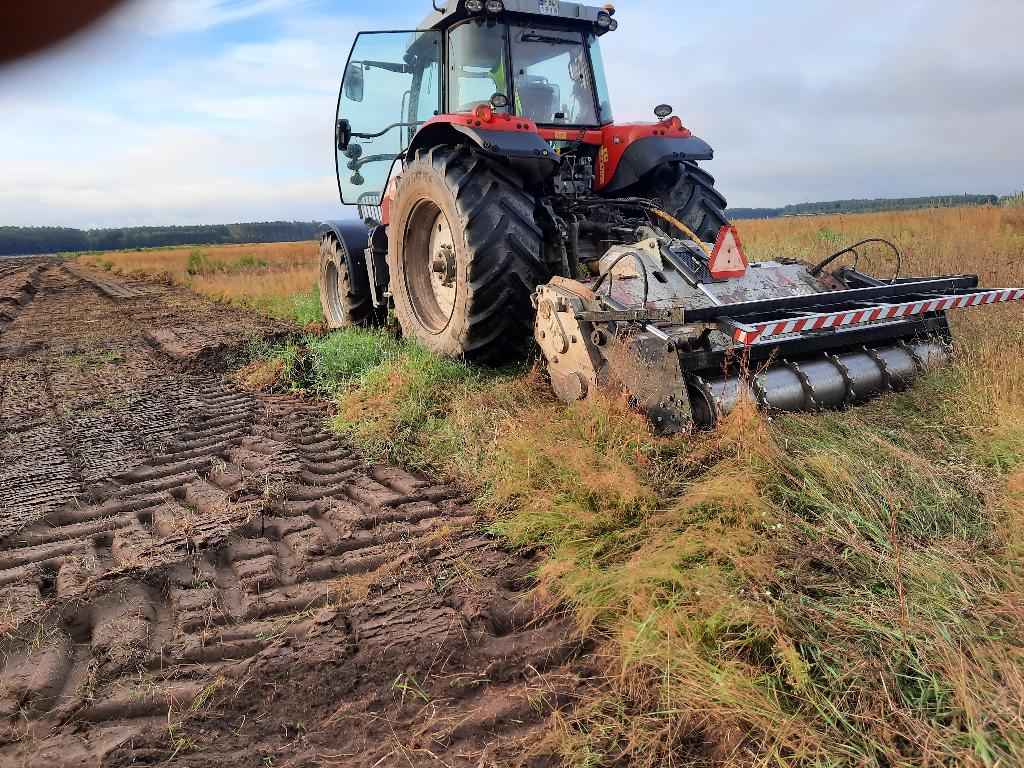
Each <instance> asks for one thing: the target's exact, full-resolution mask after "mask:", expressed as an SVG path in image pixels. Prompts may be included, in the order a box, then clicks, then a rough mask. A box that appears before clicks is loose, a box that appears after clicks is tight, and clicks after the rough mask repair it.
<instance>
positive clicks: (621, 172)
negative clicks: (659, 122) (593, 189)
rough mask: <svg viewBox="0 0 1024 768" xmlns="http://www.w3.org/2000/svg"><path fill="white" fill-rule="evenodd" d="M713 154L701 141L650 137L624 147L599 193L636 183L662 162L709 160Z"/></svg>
mask: <svg viewBox="0 0 1024 768" xmlns="http://www.w3.org/2000/svg"><path fill="white" fill-rule="evenodd" d="M714 156H715V151H714V150H713V149H712V148H711V145H710V144H708V143H707V142H706V141H704V139H699V138H697V137H696V136H691V137H689V138H688V139H680V138H674V137H671V136H650V137H648V138H646V139H638V140H637V141H634V142H633V143H632V144H630V145H629V146H628V147H626V151H625V152H624V153H623V155H622V159H621V160H620V161H619V166H618V167H617V168H616V169H615V175H614V176H612V180H611V182H609V184H608V186H606V187H605V188H604V189H603V190H601V191H602V192H619V191H621V190H623V189H626V188H627V187H629V186H631V185H633V184H635V183H636V182H638V181H639V180H640V179H641V178H642V177H643V176H644V174H646V173H649V172H650V171H653V170H654V169H655V168H657V167H658V166H660V165H663V164H665V163H673V162H675V163H679V162H683V161H685V160H694V161H695V160H711V159H712V158H713V157H714Z"/></svg>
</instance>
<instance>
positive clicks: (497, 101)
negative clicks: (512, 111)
mask: <svg viewBox="0 0 1024 768" xmlns="http://www.w3.org/2000/svg"><path fill="white" fill-rule="evenodd" d="M491 106H492V107H494V108H495V109H504V108H505V107H507V106H508V96H506V95H505V94H504V93H496V94H494V95H493V96H491Z"/></svg>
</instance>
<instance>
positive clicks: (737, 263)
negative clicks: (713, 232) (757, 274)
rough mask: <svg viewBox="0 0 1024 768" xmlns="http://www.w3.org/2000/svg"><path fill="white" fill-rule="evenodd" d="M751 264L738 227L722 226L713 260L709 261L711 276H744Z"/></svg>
mask: <svg viewBox="0 0 1024 768" xmlns="http://www.w3.org/2000/svg"><path fill="white" fill-rule="evenodd" d="M749 266H750V262H749V261H747V255H746V254H745V253H743V244H742V243H741V242H740V233H739V232H737V231H736V227H731V226H725V227H722V229H721V231H720V232H719V233H718V242H717V243H715V250H714V251H712V252H711V260H710V261H709V262H708V269H710V270H711V276H712V277H713V278H715V279H716V280H722V279H725V278H728V277H743V276H744V275H745V274H747V267H749Z"/></svg>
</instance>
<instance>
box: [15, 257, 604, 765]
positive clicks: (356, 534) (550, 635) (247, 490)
mask: <svg viewBox="0 0 1024 768" xmlns="http://www.w3.org/2000/svg"><path fill="white" fill-rule="evenodd" d="M288 331H289V328H287V327H285V326H283V325H275V324H273V323H271V322H268V321H267V320H266V319H264V318H261V317H258V316H256V315H253V314H250V313H247V312H244V311H242V310H238V309H235V308H230V307H227V306H224V305H219V304H216V303H213V302H210V301H207V300H205V299H202V298H200V297H198V296H195V295H193V294H191V293H189V292H187V291H185V290H183V289H181V288H177V287H174V286H171V285H168V284H163V283H160V282H156V281H143V280H126V281H121V282H111V278H110V277H109V276H107V275H106V274H101V273H98V272H93V271H91V270H88V269H86V268H82V267H76V266H71V265H64V264H62V263H60V262H58V261H56V260H52V259H17V260H14V259H9V260H0V766H2V767H3V768H7V766H40V767H41V768H42V767H45V768H57V767H63V766H69V767H70V766H99V765H102V766H127V765H176V766H190V767H191V768H201V767H202V766H217V768H228V767H229V766H246V767H249V766H307V765H308V766H354V767H356V768H360V767H363V766H365V767H366V768H370V766H435V765H436V766H452V767H455V766H472V767H473V768H482V767H484V766H514V765H531V766H549V765H550V766H554V765H558V764H559V760H558V758H557V756H556V755H554V754H551V753H549V752H548V751H547V750H546V749H545V748H544V747H543V744H544V740H543V737H544V735H545V734H546V733H547V732H548V729H549V720H550V719H551V718H552V716H554V714H555V713H557V712H558V711H560V710H564V709H566V708H570V707H571V706H572V705H573V703H574V702H575V701H576V700H578V698H579V697H580V696H581V695H583V694H584V693H585V691H586V690H587V688H588V686H589V685H590V682H589V681H590V680H591V679H592V677H593V672H592V670H590V669H589V667H588V665H589V664H590V663H592V662H591V660H590V659H589V658H588V655H587V653H586V650H587V649H586V644H585V643H584V642H583V641H582V640H581V638H580V637H579V635H578V634H577V633H576V632H575V630H574V629H573V625H572V623H571V622H570V621H569V620H567V619H566V618H565V617H564V616H562V615H560V614H559V613H558V612H556V611H551V610H547V609H545V607H544V606H543V605H542V604H541V602H540V601H539V599H538V598H536V597H535V596H534V595H533V594H532V593H531V592H530V588H531V586H532V581H531V577H530V574H531V571H532V570H533V568H534V565H533V564H532V563H531V562H530V560H529V559H526V558H524V557H523V556H521V555H518V554H513V553H509V552H507V551H504V550H502V549H501V548H500V547H499V546H498V545H497V544H496V542H494V541H493V540H491V539H490V538H489V537H488V536H487V535H486V534H485V533H484V532H483V523H484V518H485V514H484V512H485V511H484V510H481V509H480V508H478V506H477V505H476V504H475V503H474V502H473V501H472V500H471V499H468V498H465V496H464V494H462V493H460V491H459V489H458V488H455V487H452V486H450V485H447V484H445V483H443V482H438V481H437V480H435V479H431V478H424V477H417V476H414V475H412V474H409V473H407V472H405V471H403V470H401V469H398V468H395V467H388V466H379V465H374V464H372V463H370V462H368V461H366V460H365V459H364V458H363V457H362V456H360V455H359V453H358V452H357V451H355V450H354V449H353V448H352V447H351V446H349V445H347V444H346V443H345V442H344V441H342V440H340V439H339V438H338V437H336V436H335V435H333V434H331V433H330V431H329V430H328V429H327V428H326V426H325V425H326V421H327V418H328V416H329V413H328V410H327V406H325V405H324V404H322V403H317V402H314V401H310V400H304V399H302V398H300V397H298V396H291V395H266V394H259V393H253V392H250V391H247V390H244V389H242V388H241V387H240V386H238V385H237V384H235V383H233V379H232V377H231V376H230V371H231V370H232V369H233V368H234V367H236V366H237V365H239V364H240V363H241V362H242V360H243V358H244V353H245V350H246V346H247V344H248V343H249V342H250V341H251V340H252V339H254V338H261V337H262V338H265V337H266V336H267V335H276V334H285V333H287V332H288Z"/></svg>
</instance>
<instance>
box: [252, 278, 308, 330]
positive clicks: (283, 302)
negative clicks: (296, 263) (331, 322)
mask: <svg viewBox="0 0 1024 768" xmlns="http://www.w3.org/2000/svg"><path fill="white" fill-rule="evenodd" d="M242 304H243V305H245V306H248V307H249V308H251V309H254V310H256V311H257V312H260V313H262V314H264V315H267V316H269V317H274V318H277V319H279V320H291V321H292V322H294V323H297V324H298V325H302V326H309V325H321V324H322V323H323V322H324V310H323V306H321V304H320V289H319V287H317V286H315V285H314V286H313V287H312V288H310V289H309V290H308V291H306V292H305V293H299V294H296V295H291V296H270V297H267V298H264V299H260V300H255V299H246V300H244V301H242Z"/></svg>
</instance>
